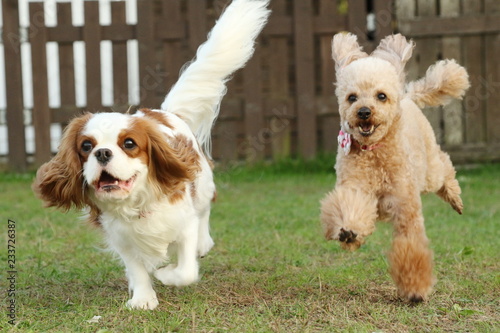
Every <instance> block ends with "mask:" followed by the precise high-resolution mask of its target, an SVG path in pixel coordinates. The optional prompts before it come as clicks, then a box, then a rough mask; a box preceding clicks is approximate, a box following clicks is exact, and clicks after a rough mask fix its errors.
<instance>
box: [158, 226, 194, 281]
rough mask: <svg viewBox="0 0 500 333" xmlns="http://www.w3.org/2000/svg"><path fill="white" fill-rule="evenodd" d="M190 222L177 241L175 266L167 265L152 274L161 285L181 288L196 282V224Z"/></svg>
mask: <svg viewBox="0 0 500 333" xmlns="http://www.w3.org/2000/svg"><path fill="white" fill-rule="evenodd" d="M191 222H192V223H190V225H189V226H186V228H184V229H183V230H182V233H181V235H180V236H179V239H178V241H177V265H173V264H171V265H168V266H166V267H163V268H160V269H158V270H157V271H156V272H155V273H154V275H155V277H156V278H157V279H158V280H160V281H161V282H162V283H163V284H166V285H173V286H177V287H181V286H187V285H189V284H191V283H193V282H196V281H198V258H197V257H198V255H197V254H198V251H197V249H198V223H194V222H193V221H191ZM196 222H198V219H197V218H196Z"/></svg>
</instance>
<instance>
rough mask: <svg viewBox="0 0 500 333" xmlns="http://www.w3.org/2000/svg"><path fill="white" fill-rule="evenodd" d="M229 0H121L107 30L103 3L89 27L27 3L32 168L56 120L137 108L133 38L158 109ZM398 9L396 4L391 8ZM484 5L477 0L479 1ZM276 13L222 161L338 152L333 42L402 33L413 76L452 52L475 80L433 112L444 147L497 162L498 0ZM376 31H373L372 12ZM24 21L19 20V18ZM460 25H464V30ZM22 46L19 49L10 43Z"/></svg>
mask: <svg viewBox="0 0 500 333" xmlns="http://www.w3.org/2000/svg"><path fill="white" fill-rule="evenodd" d="M227 3H228V0H138V1H137V13H138V22H137V24H127V23H126V21H125V9H126V8H125V3H124V2H123V1H115V2H112V23H111V25H106V26H103V25H100V23H99V20H98V17H99V6H98V2H96V1H85V3H84V11H85V23H84V25H83V26H73V25H72V23H71V11H72V8H71V4H70V3H58V4H57V18H58V24H57V26H55V27H47V26H45V24H44V19H43V18H44V8H43V3H40V2H32V3H30V4H29V11H30V29H29V32H28V37H29V38H28V42H29V43H30V44H31V54H32V71H33V82H32V85H33V95H34V107H33V110H32V122H33V125H34V128H35V145H36V146H35V154H34V156H33V161H34V164H35V165H39V164H40V163H43V162H45V161H46V160H48V159H49V158H50V156H51V154H52V153H53V152H51V151H50V124H51V123H62V124H64V123H67V122H68V121H69V120H70V119H71V118H72V117H73V116H74V115H75V114H78V113H79V112H81V111H82V110H88V111H92V112H96V111H120V112H124V111H126V110H128V109H129V105H128V101H129V97H128V96H129V93H130V92H129V88H128V80H129V78H128V77H127V65H128V61H129V59H130V58H129V57H128V56H127V53H128V49H127V43H128V41H130V40H136V41H137V43H138V54H139V57H138V58H139V65H138V67H139V81H140V82H139V85H140V103H139V104H140V105H136V106H133V107H152V108H156V107H159V105H160V103H161V101H162V99H163V98H164V96H165V94H166V92H167V91H168V89H169V87H170V86H171V85H172V84H173V83H174V82H175V81H176V80H177V77H178V74H177V73H178V71H179V69H180V68H181V66H182V65H183V64H184V63H185V62H186V61H188V60H190V59H191V58H192V57H193V56H194V54H195V52H196V49H197V47H198V46H199V44H200V43H202V42H203V41H204V40H205V39H206V34H207V32H208V31H209V29H210V28H211V27H212V26H213V24H214V22H215V20H216V18H217V17H218V16H219V15H220V13H221V12H222V10H223V8H224V7H225V6H226V5H227ZM2 4H3V19H4V27H3V30H2V31H3V34H2V38H3V42H4V49H5V59H6V64H7V66H6V76H7V89H8V91H9V93H8V94H7V96H8V100H7V122H8V127H9V138H8V139H9V156H8V161H9V164H10V166H11V167H12V168H14V169H17V170H23V169H25V168H26V167H27V165H28V162H27V161H28V159H27V154H26V152H25V149H24V147H25V141H24V135H23V133H24V124H23V114H22V112H21V110H23V105H22V89H21V75H20V73H21V68H20V66H21V65H20V59H19V47H20V45H19V43H20V38H17V39H16V38H12V36H16V35H17V34H19V22H18V14H17V10H18V8H17V1H10V0H6V1H3V2H2ZM393 4H395V5H396V7H395V8H393ZM478 4H479V5H478ZM271 7H272V10H273V14H272V16H271V18H270V21H269V23H268V25H267V26H266V28H265V29H264V31H263V34H262V35H261V37H260V38H259V42H258V46H257V49H256V53H255V55H254V57H253V58H252V59H251V60H250V61H249V63H248V65H247V66H246V67H245V68H244V69H243V70H241V71H239V72H238V73H237V74H236V75H235V77H234V78H233V79H232V80H231V82H230V83H229V89H228V94H227V95H226V97H225V98H224V100H223V103H222V107H221V113H220V117H219V119H218V121H217V124H216V126H215V128H214V131H213V156H214V157H215V158H216V159H217V160H221V161H233V160H241V159H245V160H248V161H257V160H262V159H267V158H274V159H277V158H282V157H287V156H301V157H305V158H313V157H314V156H316V155H317V153H319V152H333V151H335V150H336V136H337V133H338V128H339V117H338V111H337V103H336V99H335V96H334V86H333V84H332V83H333V81H334V74H335V73H334V66H333V62H332V60H331V56H330V50H331V45H330V44H331V38H332V36H333V34H335V33H337V32H339V31H351V32H354V33H356V34H357V35H358V36H359V39H360V41H361V43H362V44H363V45H364V46H365V49H366V50H368V51H370V50H372V49H373V47H374V46H375V45H376V44H377V43H378V41H379V40H380V39H381V38H382V37H384V36H385V35H387V34H390V33H392V32H393V31H397V30H400V31H401V32H403V33H404V34H406V35H407V36H409V37H412V38H414V39H415V41H416V42H417V48H416V50H415V56H414V58H413V60H412V62H411V63H410V64H409V68H408V71H409V75H410V76H411V77H413V78H416V77H417V76H420V75H422V74H423V73H424V71H425V69H426V68H427V66H428V65H429V64H431V63H432V62H434V61H435V60H437V59H440V58H443V57H453V58H456V59H457V60H458V61H459V62H460V63H462V64H465V65H466V66H467V67H468V70H469V72H470V74H471V79H472V82H473V87H472V89H471V90H470V92H469V94H468V96H467V99H466V100H465V102H464V103H455V104H453V105H452V106H451V107H448V108H444V109H436V110H429V111H428V112H427V114H428V116H429V119H430V120H431V123H432V125H433V127H434V128H435V130H436V132H437V136H438V139H439V141H440V142H441V143H442V144H443V145H444V146H445V149H448V150H450V151H451V152H452V154H453V157H454V158H456V159H458V160H463V161H466V160H467V161H468V160H474V159H497V158H500V149H497V147H498V146H499V145H500V135H499V134H498V133H500V132H499V131H495V129H497V128H500V117H498V116H499V115H500V114H499V113H500V112H499V110H498V107H497V105H500V103H499V102H500V101H499V100H498V99H499V97H500V88H499V84H498V83H499V82H500V73H499V66H496V63H495V61H496V60H498V59H499V58H500V26H499V23H498V22H500V16H499V15H500V6H499V5H498V3H497V1H495V0H479V1H478V0H461V1H457V0H396V1H392V0H370V1H366V0H349V1H348V2H347V1H346V0H303V1H302V0H301V1H292V0H273V1H272V2H271ZM369 13H372V14H373V18H374V19H373V21H374V23H375V31H370V32H369V31H367V24H366V22H367V14H369ZM16 18H17V19H16ZM461 22H466V23H465V24H464V23H461ZM12 41H16V42H12ZM75 41H81V42H83V43H84V44H85V61H86V75H85V78H86V96H87V102H86V106H85V107H83V108H82V107H76V101H75V99H76V98H75V66H74V65H75V64H74V45H73V43H74V42H75ZM101 41H110V42H111V43H112V54H113V55H112V57H113V105H103V102H102V98H103V96H102V93H101V85H102V82H101V57H100V52H101V51H100V44H101ZM49 42H56V43H57V44H58V49H59V64H58V66H59V68H60V78H59V80H60V82H61V106H60V107H58V108H51V107H50V106H49V99H48V88H47V84H48V80H49V79H50V78H49V77H48V75H47V60H48V59H47V57H46V54H47V53H46V48H47V43H49Z"/></svg>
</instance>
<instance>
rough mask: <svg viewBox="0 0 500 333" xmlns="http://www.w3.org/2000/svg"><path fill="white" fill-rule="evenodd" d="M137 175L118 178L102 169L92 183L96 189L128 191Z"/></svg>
mask: <svg viewBox="0 0 500 333" xmlns="http://www.w3.org/2000/svg"><path fill="white" fill-rule="evenodd" d="M136 177H137V175H134V176H132V177H131V178H129V179H127V180H121V179H118V178H116V177H114V176H112V175H111V174H109V173H107V172H106V171H103V172H102V173H101V176H100V177H99V179H98V180H97V181H96V182H95V183H94V186H95V188H96V189H97V191H103V192H112V191H117V190H124V191H127V192H128V191H130V189H131V188H132V186H133V185H134V181H135V178H136Z"/></svg>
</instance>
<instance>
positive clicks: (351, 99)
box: [347, 94, 358, 103]
mask: <svg viewBox="0 0 500 333" xmlns="http://www.w3.org/2000/svg"><path fill="white" fill-rule="evenodd" d="M347 100H348V101H349V103H354V102H356V101H357V100H358V96H356V95H354V94H351V95H349V96H348V97H347Z"/></svg>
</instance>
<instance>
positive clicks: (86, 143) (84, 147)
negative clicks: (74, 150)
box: [82, 140, 94, 153]
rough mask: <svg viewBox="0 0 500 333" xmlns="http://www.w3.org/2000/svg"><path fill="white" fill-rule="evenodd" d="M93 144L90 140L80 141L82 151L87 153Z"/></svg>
mask: <svg viewBox="0 0 500 333" xmlns="http://www.w3.org/2000/svg"><path fill="white" fill-rule="evenodd" d="M93 148H94V146H93V145H92V142H90V140H85V141H83V142H82V152H84V153H89V152H90V151H91V150H92V149H93Z"/></svg>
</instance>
